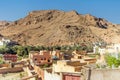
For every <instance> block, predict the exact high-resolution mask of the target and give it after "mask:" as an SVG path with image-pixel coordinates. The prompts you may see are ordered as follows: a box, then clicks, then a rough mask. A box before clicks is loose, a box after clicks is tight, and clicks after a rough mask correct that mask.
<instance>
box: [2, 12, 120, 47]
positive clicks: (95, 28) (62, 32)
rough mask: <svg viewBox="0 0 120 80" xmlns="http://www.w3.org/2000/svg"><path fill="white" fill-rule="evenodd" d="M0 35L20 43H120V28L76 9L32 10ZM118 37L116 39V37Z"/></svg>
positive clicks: (8, 26)
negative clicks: (80, 12)
mask: <svg viewBox="0 0 120 80" xmlns="http://www.w3.org/2000/svg"><path fill="white" fill-rule="evenodd" d="M0 34H1V35H3V36H5V37H8V38H10V39H11V40H14V41H17V42H18V43H19V44H21V45H47V46H48V45H49V46H50V45H51V46H53V45H72V44H82V43H85V44H92V43H94V42H99V41H102V42H107V43H113V42H114V43H118V42H120V38H119V36H120V29H119V27H118V25H116V24H112V23H110V22H108V21H106V20H105V19H102V18H97V17H95V16H92V15H90V14H86V15H82V14H79V13H77V12H76V11H69V12H64V11H59V10H42V11H32V12H30V13H29V14H28V15H27V16H26V17H25V18H22V19H19V20H17V21H14V22H13V23H12V24H9V25H7V28H5V29H3V30H0ZM114 39H115V40H114Z"/></svg>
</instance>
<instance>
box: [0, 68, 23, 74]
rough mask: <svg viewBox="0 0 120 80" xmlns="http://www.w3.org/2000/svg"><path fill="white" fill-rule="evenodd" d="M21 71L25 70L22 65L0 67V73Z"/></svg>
mask: <svg viewBox="0 0 120 80" xmlns="http://www.w3.org/2000/svg"><path fill="white" fill-rule="evenodd" d="M21 71H23V68H22V67H15V68H1V69H0V74H4V73H16V72H21Z"/></svg>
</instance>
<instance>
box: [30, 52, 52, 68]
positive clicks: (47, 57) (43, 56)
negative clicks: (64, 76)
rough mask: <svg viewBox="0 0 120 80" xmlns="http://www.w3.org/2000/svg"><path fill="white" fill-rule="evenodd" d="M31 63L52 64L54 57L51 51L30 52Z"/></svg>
mask: <svg viewBox="0 0 120 80" xmlns="http://www.w3.org/2000/svg"><path fill="white" fill-rule="evenodd" d="M29 58H30V61H31V63H33V64H34V65H37V66H41V65H45V64H48V65H49V64H52V58H51V54H50V52H49V51H40V52H33V53H30V54H29Z"/></svg>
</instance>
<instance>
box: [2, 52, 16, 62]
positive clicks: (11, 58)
mask: <svg viewBox="0 0 120 80" xmlns="http://www.w3.org/2000/svg"><path fill="white" fill-rule="evenodd" d="M3 58H4V60H5V61H6V62H17V55H16V54H9V53H5V54H4V55H3Z"/></svg>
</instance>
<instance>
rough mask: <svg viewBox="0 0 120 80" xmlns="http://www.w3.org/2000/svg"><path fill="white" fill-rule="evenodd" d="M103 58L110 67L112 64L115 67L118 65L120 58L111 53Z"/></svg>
mask: <svg viewBox="0 0 120 80" xmlns="http://www.w3.org/2000/svg"><path fill="white" fill-rule="evenodd" d="M105 59H106V62H107V64H108V66H110V67H112V65H114V66H115V67H119V66H120V58H118V59H117V58H115V57H113V56H111V55H106V56H105Z"/></svg>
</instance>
